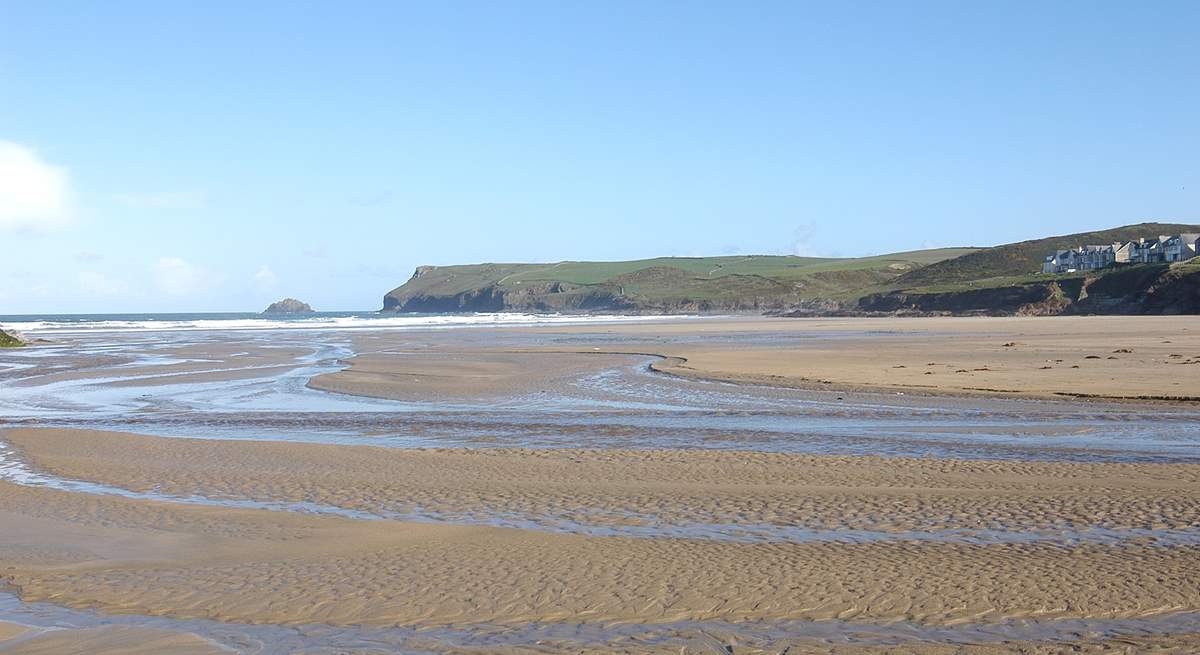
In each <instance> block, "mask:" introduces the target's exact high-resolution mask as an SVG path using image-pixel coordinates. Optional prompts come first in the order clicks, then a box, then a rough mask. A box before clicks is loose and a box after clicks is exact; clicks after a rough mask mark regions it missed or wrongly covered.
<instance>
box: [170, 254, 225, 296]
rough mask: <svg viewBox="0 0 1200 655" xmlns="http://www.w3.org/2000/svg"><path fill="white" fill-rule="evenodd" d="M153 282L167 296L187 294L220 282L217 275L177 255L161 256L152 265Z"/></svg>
mask: <svg viewBox="0 0 1200 655" xmlns="http://www.w3.org/2000/svg"><path fill="white" fill-rule="evenodd" d="M154 282H155V284H156V285H157V286H158V288H159V290H160V291H162V292H163V293H165V294H167V295H169V296H187V295H191V294H195V293H201V292H203V291H207V290H209V289H212V288H213V287H215V286H217V285H218V284H220V282H221V280H220V277H219V276H216V275H214V274H212V273H210V272H209V271H207V270H205V269H203V268H201V267H199V266H196V265H195V264H192V263H189V262H187V261H185V260H183V259H180V258H178V257H163V258H161V259H159V260H158V263H157V264H155V265H154Z"/></svg>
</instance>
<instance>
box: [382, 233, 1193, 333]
mask: <svg viewBox="0 0 1200 655" xmlns="http://www.w3.org/2000/svg"><path fill="white" fill-rule="evenodd" d="M1180 232H1200V226H1196V225H1187V224H1173V223H1140V224H1137V225H1127V226H1124V227H1118V228H1112V229H1108V230H1099V231H1095V232H1081V233H1078V234H1068V235H1062V236H1055V237H1046V238H1042V239H1031V240H1028V241H1022V242H1019V243H1012V244H1006V245H1001V246H995V247H992V248H946V249H938V250H919V251H913V252H903V253H895V254H891V255H880V256H877V257H861V258H853V259H836V258H819V257H791V256H772V255H752V256H745V257H663V258H658V259H643V260H636V261H625V262H558V263H555V264H474V265H465V266H422V267H420V268H418V269H417V271H416V273H415V274H414V275H413V277H412V279H410V280H409V281H408V282H406V283H405V284H403V285H402V286H400V287H398V288H396V289H393V290H392V291H390V292H388V293H387V295H385V296H384V301H383V304H384V311H395V312H498V311H531V312H546V311H550V312H562V311H596V312H640V313H664V314H669V313H681V312H772V313H781V314H786V315H793V316H801V315H803V316H811V315H828V314H881V313H888V314H900V313H913V314H936V313H946V314H975V313H985V314H1063V313H1076V314H1080V313H1096V314H1146V313H1169V314H1179V313H1186V314H1192V313H1200V258H1197V259H1196V260H1194V261H1192V262H1189V263H1187V264H1183V265H1179V264H1176V265H1167V264H1150V265H1139V266H1120V267H1116V268H1110V269H1106V270H1103V271H1090V272H1087V273H1083V272H1080V273H1071V274H1065V275H1043V274H1041V273H1040V272H1039V271H1040V270H1041V266H1042V261H1043V260H1044V258H1045V257H1046V255H1047V254H1050V253H1051V252H1054V251H1055V250H1061V249H1066V248H1073V247H1077V246H1080V245H1089V244H1111V243H1113V242H1117V241H1127V240H1136V239H1138V238H1153V237H1156V236H1158V235H1160V234H1178V233H1180Z"/></svg>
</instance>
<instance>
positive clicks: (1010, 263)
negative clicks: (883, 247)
mask: <svg viewBox="0 0 1200 655" xmlns="http://www.w3.org/2000/svg"><path fill="white" fill-rule="evenodd" d="M1197 231H1200V226H1197V225H1187V224H1178V223H1139V224H1137V225H1126V226H1124V227H1117V228H1112V229H1109V230H1100V231H1098V232H1080V233H1077V234H1066V235H1062V236H1055V237H1046V238H1042V239H1031V240H1029V241H1021V242H1019V243H1010V244H1007V245H1003V246H996V247H994V248H983V249H981V250H976V251H975V252H972V253H968V254H965V255H963V256H962V257H956V258H954V259H947V260H944V261H940V262H935V263H933V264H931V265H929V266H925V267H923V268H920V269H916V270H913V271H910V272H908V273H905V274H904V275H901V276H900V277H898V278H897V279H896V280H895V281H894V284H895V287H896V288H897V289H912V288H917V287H925V286H935V285H950V284H958V283H963V282H970V281H974V280H985V279H989V278H1000V277H1012V276H1025V275H1029V274H1031V273H1036V272H1039V271H1041V269H1042V261H1043V260H1044V259H1045V257H1046V255H1048V254H1050V253H1052V252H1054V251H1056V250H1065V249H1067V248H1075V247H1078V246H1083V245H1089V244H1096V245H1106V244H1111V243H1114V242H1117V241H1136V240H1137V239H1138V238H1140V237H1145V238H1151V237H1156V236H1158V235H1160V234H1179V233H1180V232H1197Z"/></svg>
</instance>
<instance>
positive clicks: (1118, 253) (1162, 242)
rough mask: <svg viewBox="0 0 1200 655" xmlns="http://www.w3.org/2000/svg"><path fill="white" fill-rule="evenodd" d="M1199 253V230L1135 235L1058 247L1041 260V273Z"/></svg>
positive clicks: (1177, 259) (1189, 256)
mask: <svg viewBox="0 0 1200 655" xmlns="http://www.w3.org/2000/svg"><path fill="white" fill-rule="evenodd" d="M1198 254H1200V233H1192V232H1189V233H1186V234H1176V235H1175V236H1167V235H1160V236H1159V237H1158V238H1157V239H1145V238H1142V239H1138V240H1137V241H1126V242H1124V243H1113V244H1111V245H1105V246H1097V245H1091V246H1079V247H1077V248H1073V249H1069V250H1058V251H1055V252H1054V253H1053V254H1051V255H1047V256H1046V259H1045V260H1044V261H1043V262H1042V272H1043V273H1074V272H1075V271H1094V270H1098V269H1101V268H1107V267H1109V266H1113V265H1116V264H1156V263H1163V262H1167V263H1173V262H1182V261H1187V260H1189V259H1192V258H1193V257H1196V256H1197V255H1198Z"/></svg>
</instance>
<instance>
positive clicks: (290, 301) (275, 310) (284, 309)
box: [263, 298, 313, 314]
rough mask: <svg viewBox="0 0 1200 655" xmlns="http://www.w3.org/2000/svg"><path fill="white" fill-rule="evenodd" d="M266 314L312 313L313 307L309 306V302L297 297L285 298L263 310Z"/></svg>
mask: <svg viewBox="0 0 1200 655" xmlns="http://www.w3.org/2000/svg"><path fill="white" fill-rule="evenodd" d="M263 313H264V314H312V313H313V308H312V307H309V305H308V303H306V302H301V301H299V300H296V299H295V298H284V299H283V300H280V301H277V302H273V303H271V306H270V307H267V308H266V309H265V310H263Z"/></svg>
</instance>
